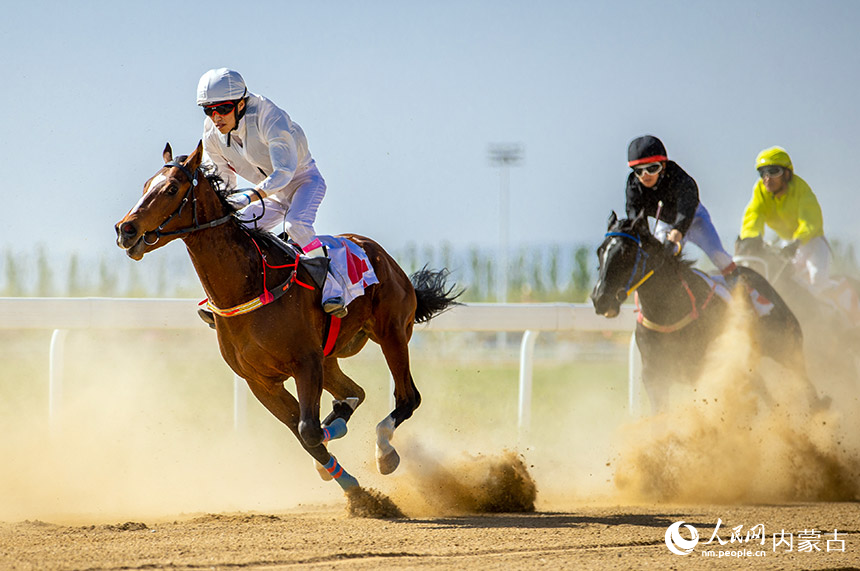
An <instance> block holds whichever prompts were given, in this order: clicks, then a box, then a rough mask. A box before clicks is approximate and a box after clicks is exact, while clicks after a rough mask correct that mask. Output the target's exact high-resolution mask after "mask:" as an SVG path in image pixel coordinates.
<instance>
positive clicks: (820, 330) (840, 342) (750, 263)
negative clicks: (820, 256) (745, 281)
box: [735, 238, 860, 377]
mask: <svg viewBox="0 0 860 571" xmlns="http://www.w3.org/2000/svg"><path fill="white" fill-rule="evenodd" d="M735 259H736V261H737V263H738V265H742V264H743V265H745V266H747V267H750V268H754V269H760V270H761V271H762V272H763V273H764V274H765V275H766V276H767V278H768V280H769V281H770V283H771V284H773V287H774V289H776V291H777V292H779V294H780V295H781V296H782V298H783V299H784V300H785V302H786V303H787V304H788V306H789V307H790V308H791V310H792V311H793V312H794V314H795V315H796V316H797V319H798V320H799V321H800V323H801V326H802V327H803V330H804V332H806V337H807V339H808V340H810V341H811V342H808V343H807V344H806V345H807V347H806V355H807V359H808V360H809V363H810V366H812V367H813V370H815V371H818V370H821V369H822V368H823V367H826V368H827V370H828V372H829V373H830V376H832V377H843V376H846V375H847V376H856V375H857V373H858V372H860V359H858V358H857V357H856V355H855V351H851V350H846V347H857V346H858V345H860V322H858V320H857V317H853V318H852V317H851V316H850V315H849V313H848V312H846V310H845V308H844V307H840V306H838V305H837V304H836V303H834V301H833V300H831V299H829V298H828V297H827V296H826V295H822V294H819V295H816V294H815V293H813V292H812V290H811V288H810V287H809V285H808V284H807V282H806V280H805V279H804V278H802V277H800V276H798V275H797V274H796V271H795V269H794V264H793V263H792V261H791V258H790V257H789V256H788V255H786V254H785V253H783V251H782V250H781V249H780V248H778V247H776V246H775V245H774V244H771V243H769V242H765V241H764V240H762V239H761V238H747V239H744V240H741V239H738V240H737V241H736V242H735ZM831 280H833V281H834V283H835V284H836V286H835V287H834V290H835V292H836V293H839V291H840V289H842V288H845V289H849V290H853V292H854V293H853V295H854V296H855V299H856V296H858V295H860V281H858V280H856V279H853V278H851V277H849V276H831ZM843 373H844V374H843Z"/></svg>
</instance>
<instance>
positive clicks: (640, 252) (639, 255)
mask: <svg viewBox="0 0 860 571" xmlns="http://www.w3.org/2000/svg"><path fill="white" fill-rule="evenodd" d="M604 237H605V238H613V237H619V238H628V239H630V240H633V241H634V242H635V243H636V261H635V263H634V264H633V272H632V273H631V274H630V279H628V280H627V285H626V286H624V288H625V289H626V290H627V295H628V296H629V295H630V294H631V293H633V292H634V291H636V290H637V289H638V288H639V286H641V285H642V284H644V283H645V281H646V280H647V279H648V278H650V277H651V276H652V275H654V270H649V271H648V272H647V273H646V272H645V265H646V263H647V262H648V252H646V251H645V248H643V247H642V239H641V238H639V236H634V235H632V234H627V233H626V232H607V233H606V234H604ZM640 273H641V274H644V275H642V277H641V278H640V279H639V281H637V282H636V283H633V281H634V280H635V279H636V276H637V275H638V274H640Z"/></svg>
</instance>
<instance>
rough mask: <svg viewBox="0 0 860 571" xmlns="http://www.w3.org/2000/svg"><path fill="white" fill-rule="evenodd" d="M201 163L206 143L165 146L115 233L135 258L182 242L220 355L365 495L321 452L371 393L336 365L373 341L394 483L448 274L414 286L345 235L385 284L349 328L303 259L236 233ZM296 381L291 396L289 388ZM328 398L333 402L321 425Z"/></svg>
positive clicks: (334, 471) (222, 192)
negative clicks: (419, 326) (423, 351)
mask: <svg viewBox="0 0 860 571" xmlns="http://www.w3.org/2000/svg"><path fill="white" fill-rule="evenodd" d="M202 156H203V145H202V142H201V143H199V144H198V145H197V148H196V149H195V150H194V152H193V153H191V155H189V156H182V157H177V158H176V160H174V158H173V152H172V150H171V148H170V144H169V143H168V144H167V146H166V147H165V149H164V151H163V153H162V157H163V159H164V166H162V167H161V168H160V169H159V170H158V172H156V173H155V174H154V175H153V177H152V178H150V179H149V180H148V181H147V182H146V183H145V184H144V188H143V196H142V198H140V200H139V201H138V202H137V204H135V205H134V207H133V208H132V209H131V210H130V211H129V213H128V214H126V215H125V217H124V218H123V219H122V220H120V221H119V222H118V223H117V224H116V234H117V245H119V247H121V248H123V249H125V250H126V253H127V255H128V256H129V257H130V258H132V259H134V260H140V259H142V258H143V256H144V255H145V254H147V253H148V252H151V251H152V250H155V249H157V248H160V247H162V246H164V245H166V244H168V243H170V242H171V241H173V240H175V239H177V238H180V239H182V241H184V242H185V246H186V248H187V250H188V253H189V255H190V257H191V261H192V263H193V265H194V269H195V271H196V272H197V275H198V277H199V279H200V282H201V284H202V286H203V289H204V291H205V293H206V295H207V296H208V300H209V307H210V308H212V309H213V312H214V322H215V323H214V324H215V331H216V334H217V337H218V344H219V346H220V350H221V355H222V357H223V358H224V360H225V361H226V362H227V364H228V365H229V366H230V368H231V369H232V370H233V371H234V372H235V373H236V374H237V375H239V376H240V377H242V378H243V379H245V381H246V382H247V383H248V387H249V388H250V390H251V392H252V393H253V394H254V396H255V397H256V398H257V399H258V400H259V401H260V402H261V403H262V404H263V406H265V407H266V408H267V409H268V410H269V411H270V412H271V413H272V414H273V415H274V416H275V417H276V418H278V420H280V421H281V422H283V423H284V424H285V425H287V427H289V429H290V430H291V431H292V432H293V434H294V435H295V436H296V438H297V439H298V440H299V442H300V444H301V445H302V447H304V448H305V450H307V452H308V453H309V454H310V455H311V456H312V457H313V458H314V459H315V460H316V462H318V463H319V464H320V465H321V466H317V468H318V470H320V474H321V475H322V476H323V477H324V478H325V479H330V478H329V476H328V475H330V476H331V477H333V478H334V479H335V480H336V481H337V483H338V484H340V486H341V487H342V488H343V489H344V490H349V489H351V488H356V487H358V481H357V480H356V479H355V478H354V477H353V476H352V475H350V474H349V473H348V472H346V471H345V470H344V469H343V467H342V466H341V465H340V464H339V463H338V462H337V460H336V459H335V458H334V457H333V456H332V455H331V454H329V452H328V450H327V448H326V442H328V441H329V440H331V439H334V438H340V437H342V436H344V435H345V434H346V422H347V421H348V420H349V417H350V416H351V414H352V412H353V411H354V409H355V407H357V406H358V405H359V404H361V402H362V401H363V400H364V397H365V394H364V390H363V389H362V388H361V387H360V386H359V385H358V384H356V383H355V382H354V381H353V380H352V379H350V378H349V377H348V376H347V375H346V374H344V373H343V371H341V369H340V367H339V365H338V359H341V358H344V357H350V356H352V355H355V354H356V353H358V352H359V351H360V350H361V349H362V348H363V347H364V346H365V345H366V343H367V341H368V339H371V340H373V341H374V342H376V343H378V344H379V345H380V347H381V349H382V353H383V355H384V357H385V361H386V364H387V365H388V368H389V370H390V371H391V376H392V378H393V380H394V397H395V408H394V410H393V411H392V412H391V413H390V414H389V415H388V416H386V417H385V418H384V419H383V420H382V421H381V422H380V423H379V424H378V425H377V427H376V436H377V442H376V447H377V451H376V457H377V468H378V469H379V471H380V472H381V473H382V474H390V473H391V472H393V471H394V470H395V469H396V468H397V466H398V465H399V462H400V457H399V455H398V453H397V451H396V450H395V448H394V447H393V446H392V445H391V439H392V438H393V436H394V430H395V428H397V427H398V426H400V424H401V423H402V422H403V421H404V420H406V419H407V418H409V417H410V416H412V413H413V412H414V411H415V409H416V408H417V407H418V405H419V404H420V402H421V396H420V394H419V392H418V389H417V388H416V387H415V383H414V381H413V379H412V373H411V372H410V367H409V349H408V342H409V340H410V338H411V336H412V328H413V324H414V323H421V322H425V321H428V320H429V319H431V318H432V317H433V316H434V315H437V314H438V313H440V312H441V311H443V310H445V309H447V308H449V307H450V306H452V305H453V304H456V302H455V298H456V297H457V295H459V293H454V292H453V287H448V286H447V285H446V283H445V282H446V277H447V274H448V272H447V271H446V270H441V271H431V270H427V268H426V267H425V268H424V269H423V270H421V271H419V272H416V273H415V274H414V275H413V276H412V277H411V279H410V278H409V277H407V276H406V274H405V273H404V272H403V270H402V269H401V268H400V267H399V266H398V265H397V263H396V262H395V261H394V259H393V258H392V257H391V256H390V255H389V254H388V253H387V252H386V251H385V250H384V249H383V248H382V246H380V245H379V244H378V243H376V242H375V241H373V240H371V239H369V238H365V237H362V236H358V235H355V234H344V235H342V236H340V237H341V238H345V239H347V240H350V241H352V242H354V243H355V244H358V245H359V246H360V247H361V248H362V249H363V250H364V251H365V252H366V253H367V255H368V258H369V260H370V261H371V265H372V266H373V268H374V270H375V273H376V276H377V279H378V283H376V284H372V285H369V286H368V287H367V289H366V290H365V293H364V295H362V296H359V297H358V298H356V299H355V300H354V301H352V302H351V303H350V305H349V314H348V315H347V316H346V317H345V318H343V319H342V320H338V319H337V318H334V317H329V316H328V315H326V314H325V313H324V312H323V311H322V308H321V303H320V301H321V299H320V298H321V291H320V288H319V287H314V279H313V275H312V274H311V273H310V272H309V271H308V269H307V268H306V267H305V266H304V265H303V264H300V263H299V257H298V254H297V253H290V251H288V250H287V249H286V248H282V247H279V245H278V244H277V243H276V242H277V240H276V239H274V237H271V236H270V235H268V234H267V233H264V232H254V231H251V230H248V229H247V228H246V227H245V226H244V225H243V224H241V223H240V221H239V219H238V218H237V217H236V214H235V213H234V212H233V209H232V208H231V207H230V206H229V205H228V204H227V203H226V201H225V196H226V195H227V194H229V191H230V189H226V188H224V184H223V181H222V180H221V178H220V177H219V176H218V174H217V172H216V171H215V170H214V168H213V167H210V166H208V165H203V164H202ZM273 284H277V285H276V286H275V287H272V285H273ZM217 308H231V310H234V311H224V310H218V309H217ZM237 308H242V309H241V310H238V309H237ZM335 332H336V333H335ZM333 333H335V334H334V335H333ZM290 377H292V378H294V379H295V384H296V397H294V396H293V395H292V394H291V393H290V392H288V391H287V390H286V388H285V386H284V382H285V381H286V380H287V379H288V378H290ZM323 389H325V390H326V391H328V392H329V393H330V394H331V395H332V396H333V397H334V399H335V402H334V405H333V410H332V412H331V414H330V415H329V416H328V417H327V418H326V419H325V420H324V421H323V422H322V423H321V422H320V399H321V395H322V391H323ZM320 468H324V469H325V471H323V470H321V469H320Z"/></svg>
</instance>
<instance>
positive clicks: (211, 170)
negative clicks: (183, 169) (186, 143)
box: [175, 155, 231, 201]
mask: <svg viewBox="0 0 860 571" xmlns="http://www.w3.org/2000/svg"><path fill="white" fill-rule="evenodd" d="M187 160H188V155H180V156H178V157H176V159H175V161H176V162H178V163H185V161H187ZM200 172H201V173H203V177H204V178H205V179H206V180H207V181H208V182H209V185H210V186H211V187H212V190H214V191H215V194H217V195H218V196H219V197H220V198H221V200H222V201H223V200H224V199H225V198H227V196H229V195H230V192H231V189H229V188H227V185H226V183H225V182H224V179H223V178H221V175H220V174H219V173H218V167H216V166H215V165H214V164H212V163H201V164H200Z"/></svg>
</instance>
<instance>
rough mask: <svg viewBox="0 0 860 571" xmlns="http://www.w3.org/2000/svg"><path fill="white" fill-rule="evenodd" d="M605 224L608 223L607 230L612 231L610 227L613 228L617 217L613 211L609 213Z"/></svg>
mask: <svg viewBox="0 0 860 571" xmlns="http://www.w3.org/2000/svg"><path fill="white" fill-rule="evenodd" d="M607 222H608V224H607V225H606V229H607V230H612V227H613V226H615V223H616V222H618V215H617V214H615V211H614V210H613V211H612V212H610V213H609V220H608V221H607Z"/></svg>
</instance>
